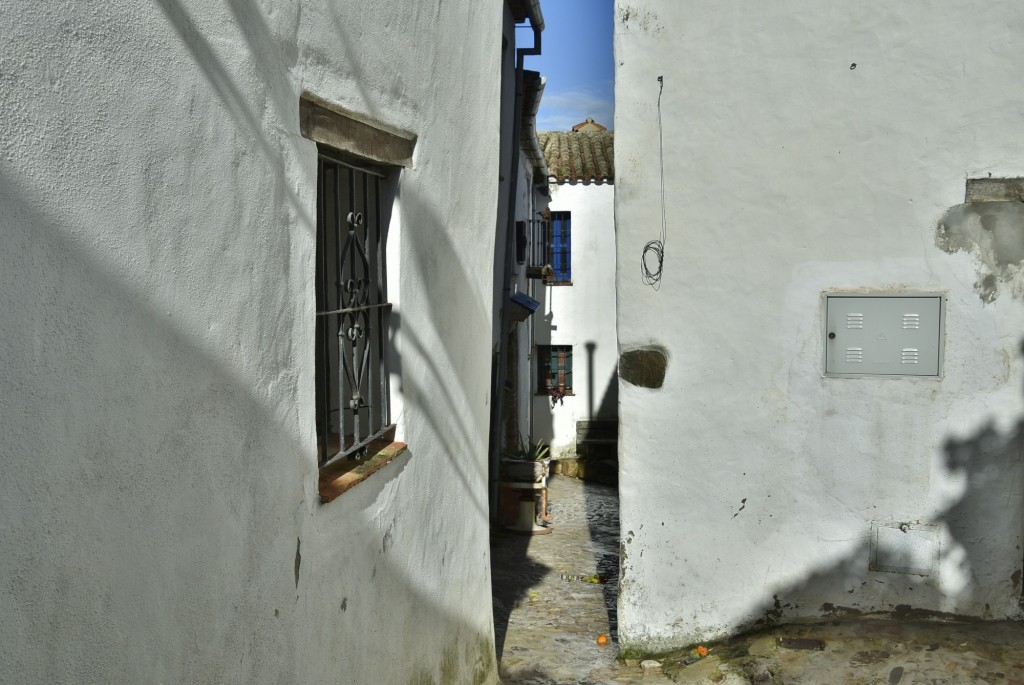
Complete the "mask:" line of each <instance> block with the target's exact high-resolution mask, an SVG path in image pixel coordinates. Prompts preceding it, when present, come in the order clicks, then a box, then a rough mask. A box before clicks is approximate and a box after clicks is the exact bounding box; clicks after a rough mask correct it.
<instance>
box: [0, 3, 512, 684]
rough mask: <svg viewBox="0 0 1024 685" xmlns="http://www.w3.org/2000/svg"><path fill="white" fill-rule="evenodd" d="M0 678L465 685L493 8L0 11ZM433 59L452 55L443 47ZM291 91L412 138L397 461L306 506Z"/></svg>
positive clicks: (304, 145)
mask: <svg viewBox="0 0 1024 685" xmlns="http://www.w3.org/2000/svg"><path fill="white" fill-rule="evenodd" d="M0 32H2V34H3V35H4V40H3V41H0V103H2V104H0V111H2V112H3V116H2V117H0V236H2V242H3V250H0V297H2V302H3V306H2V310H3V316H2V317H0V387H2V388H3V390H2V392H0V426H2V431H0V433H2V436H3V437H2V440H0V463H2V464H3V477H2V478H0V549H2V550H3V554H2V555H0V610H2V613H3V616H4V619H3V621H0V644H2V645H3V649H2V650H0V680H2V681H4V682H7V681H10V682H12V683H13V682H17V683H36V682H81V683H86V682H92V683H106V682H109V683H159V682H166V683H179V682H197V683H246V684H248V683H273V684H277V683H328V682H330V683H338V682H342V683H411V682H415V683H433V682H445V683H449V682H452V683H454V682H459V683H461V682H493V681H496V672H495V664H494V645H493V630H492V619H491V601H490V582H489V568H488V566H489V562H488V547H487V540H488V521H487V488H486V473H487V461H486V454H487V447H486V436H487V425H488V395H489V388H488V379H489V377H490V341H489V340H488V339H487V338H486V336H483V337H481V336H479V335H475V334H473V333H467V331H470V332H472V331H481V330H482V331H488V330H490V327H491V322H492V305H491V292H492V268H491V266H492V263H493V262H492V259H493V252H492V251H493V232H492V231H490V230H489V227H491V226H493V225H494V221H495V212H496V205H497V186H498V178H497V175H498V139H497V137H496V136H495V135H494V131H496V130H497V128H498V125H499V116H498V103H499V90H498V89H499V85H498V84H499V79H498V78H496V75H497V74H498V73H499V68H500V58H501V34H502V3H491V4H487V3H478V2H475V1H474V0H457V1H455V2H450V1H447V0H446V1H445V2H440V1H437V0H435V1H429V2H416V3H380V2H363V1H361V0H359V1H356V0H348V1H345V2H325V1H322V0H317V1H307V2H285V3H281V2H255V3H242V2H234V1H229V2H226V3H206V2H186V1H185V0H158V2H155V3H128V2H117V1H115V2H110V3H104V4H101V5H94V4H85V3H80V4H76V5H68V4H67V3H60V4H54V3H33V2H23V1H21V0H12V1H11V2H6V3H4V4H3V5H2V7H0ZM452 36H458V37H459V39H458V40H451V37H452ZM303 91H309V92H312V93H313V94H315V95H316V96H318V97H320V98H322V99H324V100H326V101H329V102H332V103H335V104H337V105H339V106H342V107H344V108H346V109H348V110H350V111H353V112H356V113H359V114H360V115H363V116H367V117H371V118H374V119H377V120H379V121H381V122H383V123H385V124H388V125H391V126H394V127H398V128H401V129H404V130H408V131H411V132H413V133H415V134H417V135H418V137H419V138H418V142H417V145H416V150H415V162H414V165H413V167H412V168H411V169H407V170H405V171H403V172H402V173H401V176H400V181H399V182H398V184H397V198H396V200H395V208H394V213H393V223H392V226H391V234H390V238H389V245H388V248H389V256H390V267H391V269H392V271H391V276H392V282H393V287H392V289H391V293H390V294H391V297H392V300H393V301H394V302H395V305H396V309H395V322H396V324H397V325H396V326H395V328H394V330H393V334H392V342H393V345H394V349H395V352H396V354H397V357H398V362H399V363H398V366H397V368H396V377H395V382H394V384H393V390H394V393H395V394H396V395H397V399H398V403H399V405H400V415H399V421H400V426H399V428H400V432H401V436H402V439H404V440H405V441H407V442H408V443H409V446H410V455H411V456H410V457H409V458H408V459H402V460H399V461H396V462H394V463H392V464H391V465H389V466H388V467H386V468H385V469H383V470H382V471H381V472H379V473H377V474H375V475H374V476H373V477H371V478H370V479H369V480H368V481H367V482H365V483H362V484H360V485H358V486H356V487H355V488H354V489H353V490H351V491H349V492H347V493H345V494H344V495H342V496H341V497H340V498H339V499H337V500H336V501H334V502H332V503H330V504H327V505H321V504H319V500H318V497H317V495H316V476H317V469H316V463H315V460H316V454H315V452H316V449H315V445H316V441H315V436H314V406H313V398H314V391H313V374H314V371H313V368H314V362H313V356H314V346H313V331H314V316H313V312H314V292H313V279H314V261H313V257H314V252H315V246H314V239H315V202H316V198H315V191H316V147H315V145H314V144H313V143H312V142H311V141H309V140H306V139H304V138H302V137H301V136H300V134H299V121H298V103H299V96H300V94H301V93H302V92H303Z"/></svg>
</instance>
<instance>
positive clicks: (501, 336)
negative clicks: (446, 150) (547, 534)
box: [488, 0, 544, 522]
mask: <svg viewBox="0 0 1024 685" xmlns="http://www.w3.org/2000/svg"><path fill="white" fill-rule="evenodd" d="M526 14H527V17H528V18H529V20H530V28H531V29H533V46H532V47H529V48H516V96H515V107H514V108H513V118H512V154H511V155H509V156H510V157H511V163H510V165H509V166H510V168H509V190H508V220H507V222H506V225H505V256H504V265H503V269H502V290H501V298H500V299H499V302H501V324H500V326H499V328H498V372H497V373H496V374H495V381H494V388H493V389H492V393H491V395H492V397H491V434H490V438H491V444H490V446H489V449H488V452H489V455H488V456H489V462H490V468H489V473H490V475H489V480H490V482H489V486H490V488H489V489H490V497H489V500H490V518H491V521H492V522H493V521H497V519H498V482H499V480H500V475H499V474H500V470H501V420H502V417H503V416H504V414H505V412H504V407H505V381H506V380H507V379H506V370H505V367H506V366H507V364H508V326H509V304H508V303H509V297H511V295H512V284H511V281H512V254H513V249H514V245H513V240H514V236H515V230H516V192H517V191H518V187H517V186H518V182H519V144H520V137H519V132H520V128H521V126H522V117H523V59H524V58H525V57H526V56H527V55H539V54H540V50H541V42H540V34H541V32H542V31H543V30H544V17H543V16H542V15H541V12H540V0H529V2H528V4H527V8H526Z"/></svg>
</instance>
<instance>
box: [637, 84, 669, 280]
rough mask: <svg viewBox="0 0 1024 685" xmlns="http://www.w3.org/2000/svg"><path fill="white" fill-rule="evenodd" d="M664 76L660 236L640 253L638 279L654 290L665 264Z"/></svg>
mask: <svg viewBox="0 0 1024 685" xmlns="http://www.w3.org/2000/svg"><path fill="white" fill-rule="evenodd" d="M664 90H665V78H664V77H663V76H659V77H658V171H659V173H660V175H661V237H660V238H659V239H656V240H649V241H647V244H646V245H644V250H643V252H642V253H641V254H640V280H641V281H643V284H644V285H649V286H651V287H652V288H654V289H655V290H658V289H660V288H661V272H662V269H663V268H664V264H665V238H666V229H665V227H666V221H665V139H664V135H663V132H662V125H661V93H662V91H664Z"/></svg>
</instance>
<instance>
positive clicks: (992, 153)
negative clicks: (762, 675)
mask: <svg viewBox="0 0 1024 685" xmlns="http://www.w3.org/2000/svg"><path fill="white" fill-rule="evenodd" d="M616 4H617V7H616V33H615V51H616V65H617V70H616V121H615V131H616V146H615V147H616V153H617V154H616V165H615V166H616V169H617V178H616V186H617V187H616V219H617V230H618V242H617V245H618V258H619V261H618V286H619V309H618V331H619V343H620V346H621V348H622V349H623V350H628V349H631V348H635V347H638V346H643V345H651V344H654V345H662V346H664V347H665V348H666V349H667V351H668V354H669V357H670V359H669V363H668V369H667V375H666V378H665V383H664V386H663V387H662V388H660V389H650V388H641V387H637V386H634V385H630V384H628V383H622V386H621V388H620V420H621V435H620V482H621V496H622V501H621V506H622V519H621V520H622V532H623V555H622V565H623V574H622V584H621V588H620V592H621V595H620V600H619V628H620V637H621V640H622V644H623V646H624V647H625V648H626V649H627V650H629V649H636V650H640V651H643V650H650V649H661V648H665V647H670V646H677V645H683V644H686V643H690V642H692V641H696V640H701V639H707V638H709V637H713V636H718V635H722V634H725V633H729V632H732V631H736V630H739V629H741V628H744V627H748V626H751V625H753V624H754V623H755V622H758V621H769V622H770V621H778V620H782V621H784V620H790V619H793V618H799V617H816V616H823V615H837V614H839V615H848V614H852V613H855V612H873V611H883V612H885V611H896V612H897V613H901V612H902V613H905V612H906V611H907V609H906V608H905V607H910V608H913V609H920V610H926V611H931V612H943V613H949V614H957V615H969V616H980V617H992V618H999V617H1006V616H1019V615H1020V605H1019V603H1018V602H1019V599H1020V583H1021V575H1020V573H1021V566H1022V553H1021V547H1022V543H1024V536H1022V527H1024V508H1022V499H1024V492H1022V483H1024V471H1022V469H1024V466H1022V460H1021V457H1020V453H1021V444H1022V440H1024V435H1022V428H1021V424H1018V422H1019V421H1020V419H1021V415H1022V409H1024V407H1022V382H1024V373H1022V369H1024V366H1022V363H1021V358H1020V354H1019V346H1020V343H1021V338H1022V335H1024V302H1022V301H1021V296H1020V292H1021V290H1020V286H1021V277H1020V258H1021V255H1022V254H1024V252H1021V251H1020V250H1018V249H1016V248H1017V247H1019V245H1017V244H1016V243H1017V242H1018V241H1019V238H1016V237H1015V238H1009V240H1010V242H1011V243H1013V244H1014V246H1015V247H1014V249H1013V250H1010V252H1014V255H1011V256H1010V257H1008V258H1007V261H1006V262H1005V263H1002V264H1001V265H1000V269H999V270H998V273H994V272H992V271H991V270H990V269H989V267H987V266H985V265H984V263H983V262H984V260H983V259H982V257H983V255H982V254H981V251H978V250H965V251H960V252H955V253H952V254H947V253H946V252H944V251H942V250H941V249H939V248H938V247H937V246H936V235H937V232H938V231H939V228H938V226H939V224H940V223H946V222H948V219H949V217H946V212H947V210H948V209H949V208H951V207H954V206H956V205H958V204H960V203H962V202H963V201H964V180H965V178H966V177H981V176H987V175H988V174H992V175H993V176H994V177H1000V176H1020V175H1024V140H1022V139H1021V137H1020V135H1019V128H1020V126H1019V124H1020V114H1021V112H1022V111H1024V93H1022V91H1021V89H1020V88H1019V87H1018V85H1017V84H1018V82H1019V79H1020V77H1021V74H1022V71H1024V56H1022V54H1021V52H1020V50H1019V49H1018V48H1019V39H1020V36H1021V35H1024V8H1022V7H1021V6H1020V5H1019V4H1018V3H1013V2H994V3H979V2H970V1H959V0H958V1H951V2H946V3H943V6H942V11H941V12H937V11H935V8H934V7H933V6H932V5H931V4H929V3H925V2H916V1H915V2H905V3H888V2H881V1H878V0H870V1H868V2H861V3H851V4H845V5H837V4H835V3H827V4H822V3H813V2H800V1H798V0H784V1H782V2H774V3H756V2H744V1H741V0H728V1H727V2H724V3H723V2H721V1H720V0H715V1H714V2H712V1H711V0H697V1H696V2H687V3H677V2H674V1H673V0H660V1H659V0H619V1H618V2H617V3H616ZM658 76H664V93H663V95H662V99H661V111H662V116H663V121H664V171H665V202H666V219H667V239H666V241H665V249H664V254H665V257H664V274H663V278H662V281H661V287H660V290H657V291H655V290H654V289H652V288H651V287H648V286H646V285H644V284H643V283H642V282H641V279H640V268H639V267H640V258H641V252H642V249H643V246H644V244H645V243H646V242H647V241H648V240H651V239H656V238H658V237H659V227H660V225H661V212H660V193H659V190H660V180H659V135H658V109H657V104H658V95H659V90H658V82H657V77H658ZM954 214H955V212H954ZM1017 222H1018V223H1017V224H1016V226H1015V228H1016V232H1013V231H1011V232H1009V233H1007V235H1008V236H1009V235H1014V236H1020V235H1022V233H1021V229H1024V222H1020V220H1019V219H1017ZM983 232H984V231H982V233H983ZM989 274H992V275H993V279H994V280H993V279H990V280H989V281H988V284H989V285H991V284H992V283H993V282H995V283H996V284H997V285H998V288H997V292H996V293H995V296H994V298H993V297H992V293H991V292H988V291H987V289H986V287H984V283H985V277H986V276H987V275H989ZM976 283H980V284H982V285H979V286H978V287H977V288H976V286H975V284H976ZM850 289H869V290H879V291H885V292H898V291H931V292H940V293H944V294H945V296H946V298H947V311H946V328H945V359H944V366H943V368H944V377H942V378H941V379H878V378H860V379H844V378H825V377H823V373H822V372H823V369H822V349H823V333H822V319H821V316H822V314H821V309H822V308H821V295H822V293H823V292H824V291H828V290H850ZM986 300H991V301H990V302H986ZM900 522H906V523H909V525H910V527H911V529H916V530H928V528H927V526H934V528H933V529H931V530H933V532H934V535H935V539H936V540H937V541H938V555H937V557H936V559H935V562H934V565H933V567H932V569H931V572H930V573H929V574H928V575H909V574H899V573H887V572H876V571H870V570H869V556H870V548H871V544H870V539H871V531H872V525H873V524H882V525H892V524H897V523H900Z"/></svg>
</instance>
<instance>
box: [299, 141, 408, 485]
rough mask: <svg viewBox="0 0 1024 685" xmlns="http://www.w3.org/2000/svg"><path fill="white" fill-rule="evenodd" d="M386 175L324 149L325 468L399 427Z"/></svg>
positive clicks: (321, 342) (319, 389) (320, 443)
mask: <svg viewBox="0 0 1024 685" xmlns="http://www.w3.org/2000/svg"><path fill="white" fill-rule="evenodd" d="M385 184H386V178H385V176H384V174H382V173H380V172H378V171H374V170H370V169H365V168H360V167H358V166H354V165H353V164H350V163H348V162H346V161H344V160H343V159H341V158H340V156H335V155H334V154H333V153H332V152H331V151H330V150H329V149H327V148H324V147H321V148H320V154H319V159H318V167H317V222H316V224H317V237H316V429H317V448H318V463H319V465H320V467H321V468H323V467H325V466H328V465H330V464H333V463H334V462H337V461H339V460H340V459H359V458H361V457H363V456H364V455H365V454H366V452H367V447H368V446H370V445H371V443H373V442H374V441H377V440H380V439H382V438H384V436H385V434H386V433H388V431H389V430H390V429H391V428H392V425H391V417H390V411H389V388H388V369H387V357H388V355H387V350H386V344H387V341H388V318H389V314H390V312H391V304H390V303H389V302H388V298H387V292H386V283H387V278H386V266H385V239H386V227H385V226H383V221H382V218H381V191H382V186H384V185H385Z"/></svg>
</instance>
